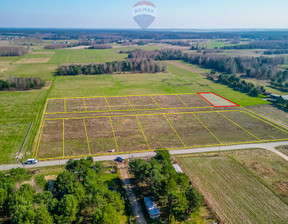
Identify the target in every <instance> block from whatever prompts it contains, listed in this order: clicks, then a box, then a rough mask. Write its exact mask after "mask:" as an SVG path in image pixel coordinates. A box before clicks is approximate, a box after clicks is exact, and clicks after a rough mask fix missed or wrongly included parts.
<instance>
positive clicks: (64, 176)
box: [0, 157, 125, 224]
mask: <svg viewBox="0 0 288 224" xmlns="http://www.w3.org/2000/svg"><path fill="white" fill-rule="evenodd" d="M103 175H104V166H103V164H102V163H99V162H96V163H94V162H93V158H92V157H88V158H87V159H81V160H78V161H75V160H69V161H68V162H67V165H66V169H65V171H63V172H62V173H60V174H59V175H58V176H57V180H56V181H55V183H53V184H52V185H51V184H49V183H47V182H46V180H45V179H44V177H43V176H36V178H35V179H36V183H37V185H38V187H42V188H43V190H42V191H40V192H39V191H38V193H37V192H36V190H35V188H34V187H33V186H31V185H29V184H22V185H20V186H21V187H20V188H19V189H17V187H16V184H18V185H19V184H21V183H22V182H23V181H24V180H30V179H31V174H30V172H29V171H27V170H25V169H23V168H17V169H12V170H11V171H10V172H9V174H8V175H5V174H4V173H1V174H0V214H1V217H2V220H5V223H15V224H16V223H17V224H21V223H30V224H43V223H46V224H53V223H59V224H71V223H92V224H104V223H105V224H119V223H120V220H119V215H121V214H123V212H124V209H125V204H124V200H123V197H122V195H121V192H122V191H123V189H122V186H121V182H120V181H119V179H118V181H119V185H118V187H116V186H115V183H114V182H111V183H109V182H105V181H104V179H103ZM110 184H113V187H115V191H111V190H109V189H108V187H109V185H110ZM120 188H121V189H120Z"/></svg>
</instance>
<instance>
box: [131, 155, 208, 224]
mask: <svg viewBox="0 0 288 224" xmlns="http://www.w3.org/2000/svg"><path fill="white" fill-rule="evenodd" d="M129 167H130V172H131V173H132V174H133V175H134V177H135V179H136V181H137V183H138V184H140V185H141V186H144V188H145V197H147V196H153V198H154V201H156V202H157V205H158V206H160V207H161V211H163V214H161V220H162V221H163V222H165V223H171V221H172V220H175V219H176V220H178V221H183V220H185V219H187V218H188V217H189V214H190V213H194V212H198V211H199V210H200V208H201V206H202V205H203V196H202V195H200V194H199V193H198V191H197V190H196V189H195V188H192V187H191V186H190V184H189V179H188V177H187V176H186V175H185V174H184V173H177V172H176V171H175V169H174V167H173V166H172V163H171V158H170V154H169V152H168V151H167V150H166V151H157V155H156V156H155V157H154V158H152V159H150V160H149V161H144V160H142V159H134V160H132V161H131V162H130V163H129ZM147 186H148V188H147ZM169 221H170V222H169Z"/></svg>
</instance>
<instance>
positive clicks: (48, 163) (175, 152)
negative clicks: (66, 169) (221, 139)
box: [0, 141, 288, 171]
mask: <svg viewBox="0 0 288 224" xmlns="http://www.w3.org/2000/svg"><path fill="white" fill-rule="evenodd" d="M281 145H288V141H284V142H269V143H257V144H242V145H230V146H221V147H220V148H219V146H217V147H205V148H191V149H180V150H172V151H170V154H171V155H179V154H191V153H203V152H217V151H219V149H220V151H227V150H239V149H249V148H263V149H267V150H270V151H271V152H274V153H276V154H277V155H279V156H281V157H282V158H283V159H285V160H286V161H288V157H287V156H286V155H284V154H283V153H281V152H279V151H277V150H275V149H274V148H275V147H277V146H281ZM155 155H156V153H155V152H144V153H129V154H122V155H120V156H121V157H122V158H123V159H128V158H131V157H133V158H141V157H146V156H155ZM116 157H117V155H108V156H97V157H93V158H94V161H107V160H114V159H115V158H116ZM67 161H68V159H64V160H53V161H43V162H39V163H37V164H36V165H26V166H23V165H21V164H13V165H2V166H0V171H3V170H10V169H12V168H17V167H24V168H38V167H46V166H57V165H65V164H66V163H67Z"/></svg>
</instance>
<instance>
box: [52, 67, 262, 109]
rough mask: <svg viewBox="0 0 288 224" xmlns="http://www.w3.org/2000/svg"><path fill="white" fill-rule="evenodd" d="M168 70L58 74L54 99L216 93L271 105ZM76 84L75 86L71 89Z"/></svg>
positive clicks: (179, 70)
mask: <svg viewBox="0 0 288 224" xmlns="http://www.w3.org/2000/svg"><path fill="white" fill-rule="evenodd" d="M168 71H169V72H168V73H158V74H126V75H94V76H93V75H87V76H85V75H81V76H75V77H71V76H68V77H64V76H63V77H57V78H56V81H55V87H54V89H53V91H52V92H51V94H50V95H49V97H50V98H54V97H60V98H61V97H76V96H78V97H81V96H117V95H143V94H173V93H197V92H215V93H217V94H219V95H221V96H223V97H225V98H227V99H229V100H232V101H233V102H235V103H237V104H240V105H241V106H248V105H255V104H267V102H266V101H264V100H262V99H261V98H254V97H249V96H248V95H246V94H243V93H240V92H236V91H234V90H232V89H231V88H229V87H226V86H224V85H221V84H216V83H213V82H211V81H209V80H207V79H206V78H204V77H203V76H200V75H198V74H193V73H192V72H190V71H187V70H185V69H182V68H179V67H177V66H174V65H170V64H169V65H168ZM71 86H73V88H71Z"/></svg>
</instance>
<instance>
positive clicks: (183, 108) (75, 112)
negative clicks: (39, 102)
mask: <svg viewBox="0 0 288 224" xmlns="http://www.w3.org/2000/svg"><path fill="white" fill-rule="evenodd" d="M154 102H155V101H154ZM158 106H159V105H158ZM109 108H110V106H109ZM205 108H214V107H213V106H206V107H176V108H175V107H173V108H162V107H161V108H153V109H152V108H151V109H132V110H131V109H126V110H112V109H111V108H110V110H97V111H68V112H52V113H45V114H47V115H53V114H88V113H104V112H131V111H145V110H147V111H149V110H152V111H153V110H187V109H205Z"/></svg>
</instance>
